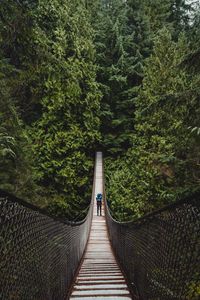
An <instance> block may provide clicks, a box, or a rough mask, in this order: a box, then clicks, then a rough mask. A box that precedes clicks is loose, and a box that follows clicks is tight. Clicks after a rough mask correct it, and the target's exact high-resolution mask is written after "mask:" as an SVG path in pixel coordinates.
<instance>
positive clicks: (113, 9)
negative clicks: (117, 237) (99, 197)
mask: <svg viewBox="0 0 200 300" xmlns="http://www.w3.org/2000/svg"><path fill="white" fill-rule="evenodd" d="M199 115H200V3H199V1H186V0H165V1H163V0H73V1H70V0H51V1H49V0H40V1H38V0H1V4H0V188H1V189H3V190H6V191H8V192H10V193H12V194H14V195H16V196H18V197H21V198H23V199H26V200H28V201H29V202H30V203H33V204H35V205H37V206H40V207H42V208H45V209H47V210H48V211H49V213H52V214H54V215H57V216H59V217H65V218H67V219H70V220H74V219H78V218H82V217H83V215H84V213H85V212H86V211H87V207H88V205H89V203H90V199H91V191H92V180H93V165H94V154H95V151H96V150H99V149H100V150H102V151H103V153H104V169H105V170H104V172H105V178H106V193H107V199H108V202H109V205H110V207H111V211H112V213H113V216H114V217H115V218H116V219H117V220H120V221H125V220H126V221H127V220H134V219H136V218H138V217H141V216H143V215H144V214H147V213H149V212H152V211H153V210H156V209H159V208H160V207H163V206H164V205H167V204H170V203H173V202H175V201H176V200H178V199H180V198H181V197H183V196H185V195H189V196H190V195H192V194H193V193H195V192H196V191H197V190H200V118H199Z"/></svg>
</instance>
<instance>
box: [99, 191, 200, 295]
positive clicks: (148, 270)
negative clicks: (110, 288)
mask: <svg viewBox="0 0 200 300" xmlns="http://www.w3.org/2000/svg"><path fill="white" fill-rule="evenodd" d="M105 202H106V201H105ZM106 219H107V224H108V230H109V236H110V240H111V244H112V247H113V249H114V252H115V254H116V256H117V258H118V261H119V263H120V265H121V268H122V270H123V271H124V273H125V275H126V277H127V281H128V283H129V286H130V288H131V290H132V293H133V295H134V299H140V300H172V299H173V300H175V299H177V300H181V299H187V300H195V299H196V300H197V299H199V297H200V194H196V195H194V196H193V197H191V198H185V199H183V200H181V201H179V202H177V203H175V204H173V205H170V206H168V207H165V208H163V209H161V210H159V211H156V212H154V213H151V214H149V215H147V216H145V217H143V218H140V219H138V220H136V221H134V222H128V223H120V222H117V221H116V220H114V219H113V217H112V215H111V212H110V210H109V207H108V205H107V202H106Z"/></svg>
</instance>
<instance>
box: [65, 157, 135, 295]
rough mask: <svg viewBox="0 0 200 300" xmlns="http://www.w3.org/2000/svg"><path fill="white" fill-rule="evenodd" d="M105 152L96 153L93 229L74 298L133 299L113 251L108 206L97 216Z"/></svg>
mask: <svg viewBox="0 0 200 300" xmlns="http://www.w3.org/2000/svg"><path fill="white" fill-rule="evenodd" d="M102 175H103V169H102V153H101V152H97V156H96V182H95V197H94V199H93V201H94V211H93V220H92V228H91V233H90V237H89V241H88V245H87V248H86V252H85V256H84V259H83V263H82V266H81V268H80V271H79V274H78V276H77V278H76V282H75V284H74V287H73V290H72V293H71V296H70V299H72V300H73V299H75V300H79V299H82V300H83V299H84V300H92V299H102V300H105V299H107V300H113V299H118V300H127V299H132V298H131V295H130V292H129V290H128V287H127V285H126V282H125V279H124V276H123V274H122V272H121V270H120V268H119V266H118V264H117V262H116V259H115V257H114V255H113V253H112V249H111V245H110V242H109V239H108V233H107V228H106V221H105V215H104V209H102V216H97V212H96V200H95V198H96V195H97V193H102V194H103V182H102Z"/></svg>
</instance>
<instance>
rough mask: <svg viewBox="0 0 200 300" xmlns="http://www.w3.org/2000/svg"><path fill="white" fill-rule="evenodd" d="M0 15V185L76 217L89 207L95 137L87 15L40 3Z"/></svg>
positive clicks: (15, 5)
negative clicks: (0, 174) (0, 169)
mask: <svg viewBox="0 0 200 300" xmlns="http://www.w3.org/2000/svg"><path fill="white" fill-rule="evenodd" d="M0 13H1V17H2V18H1V63H2V68H1V70H2V71H1V72H2V73H1V85H2V94H3V95H2V97H3V98H4V99H3V98H2V99H1V100H2V102H3V104H4V105H3V106H1V119H2V120H1V132H2V133H1V140H2V141H1V152H0V155H1V157H0V159H1V160H4V163H3V164H2V169H3V172H4V173H6V174H4V173H3V176H2V179H1V182H0V184H1V187H2V188H6V189H9V190H11V191H13V192H15V193H17V194H18V195H20V196H24V197H25V196H26V197H27V196H28V197H29V199H30V200H31V201H32V202H35V203H37V204H39V205H48V207H49V209H50V210H51V211H54V212H56V213H57V214H65V215H67V217H69V218H71V217H72V218H74V217H75V216H76V214H78V213H79V211H80V209H82V208H83V207H85V206H87V205H88V203H89V201H90V194H91V180H92V169H93V152H94V149H95V147H94V145H95V143H96V140H98V139H99V118H98V114H99V100H100V96H101V95H100V92H99V90H98V85H97V82H96V80H95V77H96V74H95V73H96V67H95V64H94V55H95V51H94V46H93V44H92V35H93V31H92V27H91V25H90V24H89V22H88V20H89V18H88V12H87V10H86V8H85V5H84V1H82V2H81V1H73V3H71V1H68V0H66V1H62V0H53V1H50V2H49V1H45V0H44V1H40V2H38V3H37V1H36V2H34V3H32V2H29V1H18V2H15V1H2V3H1V8H0ZM26 153H28V154H29V156H27V154H26ZM8 165H9V166H8ZM24 170H25V171H24ZM28 170H29V171H28ZM27 172H29V173H30V176H28V175H27V174H26V173H27ZM19 174H20V176H21V177H23V178H22V179H20V178H19ZM11 177H12V178H11ZM28 177H30V178H29V181H30V182H29V185H28V182H27V178H28ZM8 183H9V187H7V185H8ZM30 189H31V191H30ZM29 191H30V192H29Z"/></svg>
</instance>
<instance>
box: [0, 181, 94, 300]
mask: <svg viewBox="0 0 200 300" xmlns="http://www.w3.org/2000/svg"><path fill="white" fill-rule="evenodd" d="M94 180H95V178H94ZM93 195H94V183H93V193H92V199H93ZM92 212H93V201H91V205H90V208H89V211H88V214H87V216H86V218H85V219H84V220H82V221H80V222H69V221H63V220H61V219H57V218H52V217H51V216H49V215H48V214H47V213H45V212H44V211H43V210H40V209H38V208H37V207H35V206H33V205H31V204H29V203H27V202H24V201H23V200H20V199H18V198H16V197H14V196H12V195H10V194H8V193H6V192H4V191H0V226H1V228H0V286H1V291H0V299H1V300H64V299H66V298H67V297H68V293H69V289H70V286H71V284H72V281H73V278H74V275H75V273H76V270H77V268H78V266H79V263H80V260H81V257H82V255H83V252H84V249H85V246H86V243H87V240H88V236H89V231H90V227H91V220H92Z"/></svg>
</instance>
